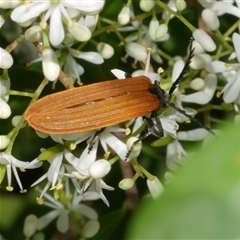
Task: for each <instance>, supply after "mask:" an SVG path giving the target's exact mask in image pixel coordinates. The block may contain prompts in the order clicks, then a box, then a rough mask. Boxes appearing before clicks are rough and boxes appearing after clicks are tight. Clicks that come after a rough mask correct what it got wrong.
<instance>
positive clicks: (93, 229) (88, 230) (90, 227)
mask: <svg viewBox="0 0 240 240" xmlns="http://www.w3.org/2000/svg"><path fill="white" fill-rule="evenodd" d="M99 229H100V223H99V221H96V220H89V221H87V222H86V224H85V225H84V227H83V228H82V232H83V235H84V237H85V238H92V237H93V236H94V235H96V234H97V232H98V231H99Z"/></svg>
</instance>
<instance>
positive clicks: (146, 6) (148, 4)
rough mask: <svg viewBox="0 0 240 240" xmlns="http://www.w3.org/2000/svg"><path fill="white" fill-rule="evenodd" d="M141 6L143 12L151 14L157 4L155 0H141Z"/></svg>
mask: <svg viewBox="0 0 240 240" xmlns="http://www.w3.org/2000/svg"><path fill="white" fill-rule="evenodd" d="M139 5H140V8H141V10H142V11H144V12H149V11H151V10H152V9H153V7H154V6H155V2H154V1H153V0H147V1H146V0H141V1H140V4H139Z"/></svg>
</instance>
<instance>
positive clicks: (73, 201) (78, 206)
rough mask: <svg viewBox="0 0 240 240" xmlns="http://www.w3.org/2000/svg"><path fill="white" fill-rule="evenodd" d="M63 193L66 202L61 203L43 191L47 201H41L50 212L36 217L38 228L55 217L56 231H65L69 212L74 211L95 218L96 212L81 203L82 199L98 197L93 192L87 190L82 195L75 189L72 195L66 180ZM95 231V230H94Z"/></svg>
mask: <svg viewBox="0 0 240 240" xmlns="http://www.w3.org/2000/svg"><path fill="white" fill-rule="evenodd" d="M65 194H66V196H67V198H66V200H67V203H66V204H64V205H63V204H62V203H61V202H59V201H56V199H54V198H53V197H52V196H50V195H49V194H47V193H45V194H44V195H43V196H44V198H46V199H47V200H48V201H43V203H42V204H43V205H46V206H47V207H49V208H52V209H53V210H51V211H50V212H48V213H46V214H45V215H43V216H42V217H40V218H39V219H38V230H42V229H43V228H45V227H46V226H47V225H48V224H49V223H50V222H52V221H53V220H54V219H56V218H57V223H56V224H57V229H58V231H60V232H62V233H65V232H66V231H67V230H68V229H69V214H71V213H74V214H78V215H84V216H86V217H87V218H88V219H90V220H97V219H98V214H97V213H96V211H95V210H94V209H92V208H91V207H89V206H87V205H84V204H82V203H81V202H82V201H84V200H86V201H87V200H89V201H90V200H96V199H98V197H97V196H96V194H95V193H94V192H87V193H84V194H82V195H79V194H78V193H77V191H74V194H73V197H72V198H69V196H71V192H70V190H69V183H68V181H67V182H66V187H65ZM95 233H96V231H95Z"/></svg>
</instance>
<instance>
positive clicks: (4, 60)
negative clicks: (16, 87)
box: [0, 47, 13, 69]
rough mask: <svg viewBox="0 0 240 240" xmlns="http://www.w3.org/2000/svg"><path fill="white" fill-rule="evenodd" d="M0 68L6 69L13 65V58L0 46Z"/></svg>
mask: <svg viewBox="0 0 240 240" xmlns="http://www.w3.org/2000/svg"><path fill="white" fill-rule="evenodd" d="M0 56H1V58H0V68H2V69H8V68H10V67H11V66H12V65H13V58H12V56H11V54H10V53H9V52H7V51H6V50H5V49H3V48H1V47H0Z"/></svg>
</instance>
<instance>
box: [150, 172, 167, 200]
mask: <svg viewBox="0 0 240 240" xmlns="http://www.w3.org/2000/svg"><path fill="white" fill-rule="evenodd" d="M147 186H148V189H149V192H150V193H151V195H152V197H153V198H154V199H156V198H157V197H159V195H160V194H161V193H162V192H163V191H164V187H163V185H162V184H161V182H160V181H159V179H158V178H157V177H156V176H154V178H153V179H151V180H150V179H147Z"/></svg>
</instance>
